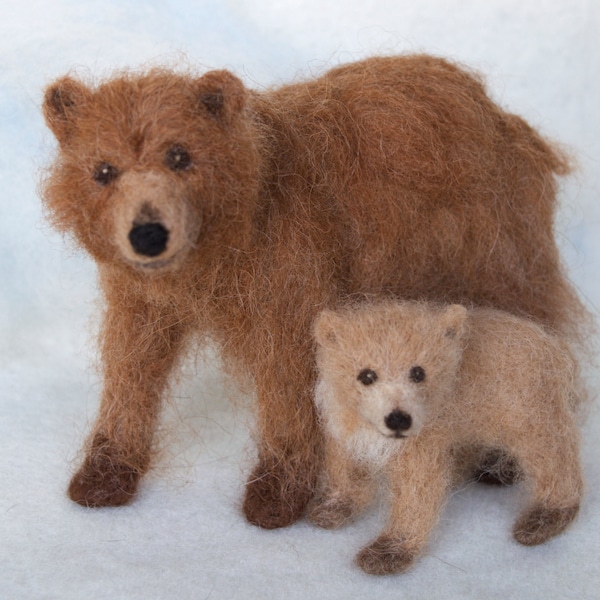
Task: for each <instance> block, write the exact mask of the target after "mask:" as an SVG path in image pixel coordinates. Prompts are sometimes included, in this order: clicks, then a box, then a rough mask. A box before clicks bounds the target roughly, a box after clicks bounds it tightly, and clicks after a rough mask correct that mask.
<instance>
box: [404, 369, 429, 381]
mask: <svg viewBox="0 0 600 600" xmlns="http://www.w3.org/2000/svg"><path fill="white" fill-rule="evenodd" d="M408 376H409V377H410V379H411V381H414V382H415V383H421V381H423V380H424V379H425V369H424V368H423V367H412V368H411V370H410V371H409V372H408Z"/></svg>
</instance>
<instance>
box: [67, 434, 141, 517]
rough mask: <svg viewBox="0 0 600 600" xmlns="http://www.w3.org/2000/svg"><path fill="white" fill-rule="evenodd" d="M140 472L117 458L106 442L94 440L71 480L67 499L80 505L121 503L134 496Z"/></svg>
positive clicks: (96, 505)
mask: <svg viewBox="0 0 600 600" xmlns="http://www.w3.org/2000/svg"><path fill="white" fill-rule="evenodd" d="M140 477H141V472H140V471H139V470H135V469H133V468H132V467H130V466H127V465H125V464H123V463H122V462H120V461H119V459H118V456H117V453H116V452H115V451H114V450H111V447H110V445H109V444H108V442H107V441H103V440H99V439H96V440H94V443H93V445H92V449H91V451H90V453H89V454H88V456H87V457H86V459H85V461H84V463H83V465H82V466H81V468H80V469H79V471H78V472H77V473H75V475H74V476H73V478H72V479H71V483H70V484H69V489H68V494H69V498H71V500H73V501H74V502H77V503H78V504H81V505H82V506H89V507H101V506H122V505H123V504H127V503H128V502H130V501H131V500H132V499H133V497H134V496H135V493H136V490H137V486H138V483H139V481H140Z"/></svg>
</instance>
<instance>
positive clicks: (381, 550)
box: [356, 537, 416, 575]
mask: <svg viewBox="0 0 600 600" xmlns="http://www.w3.org/2000/svg"><path fill="white" fill-rule="evenodd" d="M415 558H416V554H415V553H414V552H412V551H409V550H408V549H407V548H406V547H405V546H404V545H403V543H402V541H400V540H397V539H393V538H388V537H380V538H378V539H377V540H375V541H374V542H373V543H372V544H370V545H369V546H365V547H364V548H363V549H362V550H361V551H360V552H359V553H358V555H357V556H356V564H357V565H358V566H359V567H360V568H361V569H362V570H363V571H364V572H365V573H368V574H369V575H391V574H392V573H401V572H403V571H406V570H407V569H408V568H409V567H410V566H411V565H412V564H413V562H414V560H415Z"/></svg>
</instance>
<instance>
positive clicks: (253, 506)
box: [243, 464, 313, 529]
mask: <svg viewBox="0 0 600 600" xmlns="http://www.w3.org/2000/svg"><path fill="white" fill-rule="evenodd" d="M312 489H313V488H312V486H311V485H308V484H306V483H304V484H303V483H302V482H301V481H298V479H296V478H295V477H294V474H293V473H292V472H291V471H290V472H288V471H286V470H285V469H284V468H282V467H281V466H278V467H274V468H271V469H267V468H265V467H264V465H260V464H259V465H258V467H257V468H256V469H255V470H254V472H253V474H252V476H251V477H250V479H249V480H248V483H247V484H246V496H245V498H244V504H243V511H244V515H245V516H246V519H247V520H248V522H249V523H250V524H252V525H256V526H257V527H262V528H263V529H277V528H278V527H286V526H287V525H291V524H292V523H294V522H295V521H297V520H298V519H300V518H301V517H302V515H303V514H304V511H305V509H306V505H307V504H308V502H309V500H310V499H311V496H312V493H313V492H312Z"/></svg>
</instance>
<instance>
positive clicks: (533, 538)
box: [513, 505, 579, 546]
mask: <svg viewBox="0 0 600 600" xmlns="http://www.w3.org/2000/svg"><path fill="white" fill-rule="evenodd" d="M578 512H579V505H576V506H572V507H569V508H544V507H540V506H538V507H535V508H533V509H531V510H529V511H528V512H526V513H525V514H524V515H523V516H521V517H520V518H519V520H518V521H517V522H516V523H515V526H514V528H513V536H514V538H515V539H516V540H517V542H519V543H520V544H523V545H525V546H536V545H537V544H542V543H543V542H545V541H546V540H549V539H550V538H551V537H554V536H555V535H558V534H559V533H561V532H562V531H564V530H565V529H566V528H567V526H568V525H569V523H571V521H572V520H573V519H574V518H575V517H576V516H577V513H578Z"/></svg>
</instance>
